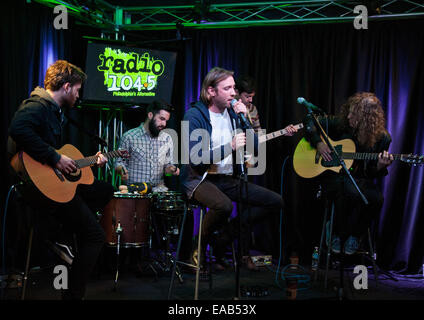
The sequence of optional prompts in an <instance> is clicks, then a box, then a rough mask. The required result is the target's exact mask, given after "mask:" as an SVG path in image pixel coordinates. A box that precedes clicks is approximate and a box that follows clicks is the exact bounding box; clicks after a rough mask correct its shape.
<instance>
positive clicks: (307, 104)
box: [297, 97, 325, 114]
mask: <svg viewBox="0 0 424 320" xmlns="http://www.w3.org/2000/svg"><path fill="white" fill-rule="evenodd" d="M297 103H299V104H303V105H304V106H305V107H306V108H308V110H309V111H311V110H312V111H315V112H318V113H320V114H325V112H324V111H323V110H321V109H320V108H318V107H317V106H316V105H313V104H312V103H310V102H308V101H306V100H305V98H302V97H299V98H297Z"/></svg>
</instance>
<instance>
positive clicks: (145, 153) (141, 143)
mask: <svg viewBox="0 0 424 320" xmlns="http://www.w3.org/2000/svg"><path fill="white" fill-rule="evenodd" d="M143 125H144V123H141V125H140V126H139V127H137V128H134V129H131V130H129V131H127V132H125V133H124V134H123V136H122V138H121V141H120V144H119V149H125V150H128V152H129V154H130V157H129V159H122V158H118V160H117V161H116V165H115V167H117V166H123V167H124V168H125V169H126V170H127V171H128V181H127V183H128V184H131V183H140V182H149V183H151V184H152V186H153V187H154V188H153V191H155V192H156V191H167V190H168V188H167V187H166V186H165V183H164V180H163V175H164V170H165V168H166V167H167V166H168V165H171V164H172V159H173V152H174V146H173V143H172V138H171V136H170V135H169V134H168V133H166V132H163V131H162V132H160V133H159V136H158V137H155V138H153V137H152V136H151V135H150V134H149V133H147V132H146V130H145V129H144V126H143Z"/></svg>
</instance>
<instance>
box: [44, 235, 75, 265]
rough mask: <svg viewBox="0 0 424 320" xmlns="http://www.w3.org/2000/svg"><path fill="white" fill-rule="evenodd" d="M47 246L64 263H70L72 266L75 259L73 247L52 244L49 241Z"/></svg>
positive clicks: (56, 243)
mask: <svg viewBox="0 0 424 320" xmlns="http://www.w3.org/2000/svg"><path fill="white" fill-rule="evenodd" d="M47 245H48V246H49V248H50V249H52V251H53V252H54V253H56V254H57V255H58V256H59V258H61V259H62V260H63V261H65V262H66V263H68V264H69V265H72V262H73V260H74V258H75V256H74V254H73V253H72V247H71V246H68V245H66V244H63V243H58V242H55V243H52V242H50V241H47Z"/></svg>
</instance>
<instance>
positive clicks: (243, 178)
mask: <svg viewBox="0 0 424 320" xmlns="http://www.w3.org/2000/svg"><path fill="white" fill-rule="evenodd" d="M237 124H238V127H239V128H240V127H241V121H240V119H239V118H238V120H237ZM233 125H234V128H235V129H237V127H236V126H235V121H234V120H233ZM237 151H238V153H239V159H240V161H241V163H240V177H239V183H238V189H239V201H238V205H237V216H238V219H239V221H238V225H237V229H238V230H237V235H238V236H237V249H236V250H235V251H236V254H235V257H233V258H234V264H235V277H236V279H235V296H234V300H240V299H241V290H240V263H241V260H242V259H241V224H242V213H243V210H242V202H243V200H245V201H246V203H248V192H247V191H248V180H247V172H246V167H245V164H244V155H245V152H244V148H243V150H242V149H241V148H240V149H238V150H237ZM236 159H237V157H236ZM236 164H237V161H236ZM243 188H244V189H245V190H246V193H245V199H243ZM247 215H248V216H247V221H250V206H249V205H248V206H247ZM233 248H234V244H233Z"/></svg>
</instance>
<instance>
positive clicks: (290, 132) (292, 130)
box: [284, 124, 297, 137]
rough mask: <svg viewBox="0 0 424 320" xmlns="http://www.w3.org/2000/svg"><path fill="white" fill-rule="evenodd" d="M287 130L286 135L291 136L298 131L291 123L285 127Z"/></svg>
mask: <svg viewBox="0 0 424 320" xmlns="http://www.w3.org/2000/svg"><path fill="white" fill-rule="evenodd" d="M284 129H285V130H286V134H285V136H288V137H291V136H292V135H294V134H295V133H296V132H297V129H296V127H295V126H294V125H292V124H289V125H288V126H287V127H285V128H284Z"/></svg>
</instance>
